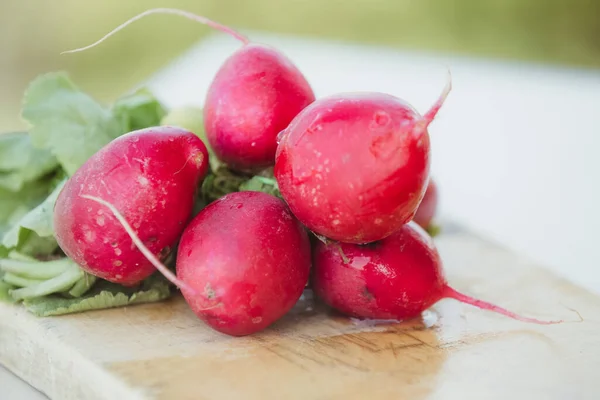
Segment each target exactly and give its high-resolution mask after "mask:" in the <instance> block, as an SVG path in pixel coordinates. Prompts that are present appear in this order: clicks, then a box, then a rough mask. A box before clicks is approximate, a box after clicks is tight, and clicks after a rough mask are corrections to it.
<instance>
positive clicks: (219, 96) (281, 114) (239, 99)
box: [204, 44, 315, 170]
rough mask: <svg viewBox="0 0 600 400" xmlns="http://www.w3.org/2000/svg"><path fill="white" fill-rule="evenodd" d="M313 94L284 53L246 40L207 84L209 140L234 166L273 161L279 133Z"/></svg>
mask: <svg viewBox="0 0 600 400" xmlns="http://www.w3.org/2000/svg"><path fill="white" fill-rule="evenodd" d="M314 100H315V95H314V93H313V91H312V89H311V87H310V85H309V83H308V82H307V81H306V79H305V78H304V76H303V75H302V73H301V72H300V71H299V70H298V68H296V66H295V65H294V64H292V62H291V61H290V60H289V59H287V58H286V57H285V56H284V55H283V54H281V53H280V52H279V51H277V50H275V49H273V48H271V47H268V46H264V45H260V44H246V45H244V46H243V47H242V48H241V49H239V50H238V51H236V52H235V53H234V54H233V55H232V56H231V57H229V59H227V61H225V63H224V64H223V66H222V67H221V68H220V69H219V71H218V72H217V75H216V76H215V78H214V80H213V82H212V84H211V86H210V88H209V90H208V94H207V97H206V102H205V106H204V121H205V129H206V134H207V138H208V141H209V143H210V145H211V147H212V148H213V149H214V151H215V154H216V155H217V156H218V158H219V159H220V160H222V161H223V162H225V163H226V164H228V165H229V166H230V167H231V168H234V169H242V170H252V169H257V168H262V167H267V166H270V165H273V164H274V163H275V150H276V148H277V134H278V133H279V132H281V131H282V130H283V129H285V128H286V127H287V126H288V125H289V123H290V122H291V121H292V119H293V118H294V117H295V116H296V115H297V114H298V113H299V112H300V111H302V110H303V109H304V108H305V107H306V106H308V105H309V104H310V103H312V102H313V101H314Z"/></svg>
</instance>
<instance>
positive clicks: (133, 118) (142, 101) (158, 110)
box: [112, 88, 167, 133]
mask: <svg viewBox="0 0 600 400" xmlns="http://www.w3.org/2000/svg"><path fill="white" fill-rule="evenodd" d="M112 112H113V114H114V115H115V117H116V119H117V120H118V121H119V122H120V124H121V131H122V132H124V133H125V132H131V131H135V130H138V129H144V128H149V127H152V126H159V125H160V123H161V120H162V118H163V117H164V116H165V114H166V113H167V112H166V110H165V108H164V107H163V105H162V104H161V103H160V102H159V101H158V100H157V99H156V98H155V97H154V95H153V94H152V93H151V92H150V91H149V90H148V89H146V88H142V89H139V90H137V91H136V92H134V93H132V94H128V95H125V96H122V97H121V98H119V99H118V100H117V101H116V102H115V104H114V105H113V107H112Z"/></svg>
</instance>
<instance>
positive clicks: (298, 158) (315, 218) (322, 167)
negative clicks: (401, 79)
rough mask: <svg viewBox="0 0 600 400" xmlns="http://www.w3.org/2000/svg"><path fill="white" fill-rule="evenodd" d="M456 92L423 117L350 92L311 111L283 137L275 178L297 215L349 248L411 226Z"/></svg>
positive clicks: (387, 99) (387, 98) (388, 100)
mask: <svg viewBox="0 0 600 400" xmlns="http://www.w3.org/2000/svg"><path fill="white" fill-rule="evenodd" d="M450 90H451V80H450V79H448V83H447V85H446V87H445V89H444V91H443V93H442V95H441V96H440V98H439V99H438V100H437V102H436V103H435V105H434V106H433V107H432V108H431V109H430V110H429V111H428V112H427V113H426V114H425V115H424V116H420V115H419V114H418V113H417V111H415V110H414V109H413V108H412V107H411V106H410V105H408V104H407V103H405V102H404V101H402V100H400V99H398V98H396V97H394V96H391V95H388V94H383V93H371V92H366V93H343V94H337V95H333V96H329V97H325V98H321V99H319V100H317V101H315V102H314V103H312V104H311V105H310V106H308V107H307V108H305V109H304V110H303V111H302V112H301V113H300V114H298V116H297V117H296V118H295V119H294V120H293V121H292V122H291V124H290V125H289V126H288V127H287V128H286V129H285V131H283V132H282V133H281V135H280V144H279V147H278V149H277V155H276V161H275V170H274V173H275V177H276V179H277V182H278V184H279V190H280V192H281V195H282V196H283V198H284V199H285V200H286V202H287V203H288V204H289V206H290V208H291V210H292V212H293V213H294V215H296V217H297V218H298V219H299V220H300V222H302V223H303V224H304V225H306V226H307V227H308V228H309V229H310V230H312V231H313V232H315V233H316V234H318V235H320V236H324V237H326V238H329V239H332V240H338V241H342V242H346V243H368V242H373V241H377V240H380V239H383V238H385V237H387V236H389V235H391V234H392V233H393V232H395V231H397V230H398V229H399V228H400V227H401V226H402V225H403V224H405V223H407V222H408V221H410V220H411V219H412V218H413V216H414V214H415V212H416V210H417V207H418V205H419V203H420V202H421V200H422V198H423V196H424V194H425V190H426V188H427V182H428V179H429V168H430V143H429V134H428V131H427V128H428V126H429V124H430V123H431V122H432V121H433V119H434V118H435V116H436V114H437V112H438V111H439V109H440V107H441V106H442V104H443V103H444V101H445V99H446V97H447V95H448V93H449V92H450Z"/></svg>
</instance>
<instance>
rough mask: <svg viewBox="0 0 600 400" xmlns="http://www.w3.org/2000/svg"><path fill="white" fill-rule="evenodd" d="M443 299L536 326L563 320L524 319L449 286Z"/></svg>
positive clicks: (559, 322)
mask: <svg viewBox="0 0 600 400" xmlns="http://www.w3.org/2000/svg"><path fill="white" fill-rule="evenodd" d="M443 297H446V298H451V299H455V300H458V301H460V302H461V303H465V304H469V305H472V306H474V307H477V308H480V309H482V310H487V311H492V312H495V313H498V314H501V315H504V316H506V317H509V318H512V319H514V320H517V321H521V322H527V323H532V324H538V325H555V324H561V323H563V322H564V321H563V320H558V321H543V320H540V319H537V318H530V317H524V316H522V315H519V314H517V313H514V312H512V311H509V310H507V309H505V308H502V307H499V306H497V305H495V304H492V303H489V302H487V301H483V300H479V299H476V298H473V297H471V296H467V295H465V294H463V293H460V292H458V291H456V290H455V289H453V288H451V287H449V286H446V288H445V289H444V296H443Z"/></svg>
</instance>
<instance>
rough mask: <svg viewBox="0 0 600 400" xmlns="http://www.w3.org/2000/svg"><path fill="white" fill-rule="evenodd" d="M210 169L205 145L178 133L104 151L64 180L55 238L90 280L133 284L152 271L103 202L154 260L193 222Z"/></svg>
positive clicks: (127, 138) (132, 139)
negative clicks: (197, 196) (198, 196)
mask: <svg viewBox="0 0 600 400" xmlns="http://www.w3.org/2000/svg"><path fill="white" fill-rule="evenodd" d="M207 171H208V153H207V150H206V146H205V145H204V143H203V142H202V140H200V138H198V137H197V136H196V135H194V134H193V133H191V132H189V131H186V130H183V129H180V128H174V127H168V126H167V127H158V128H148V129H142V130H139V131H134V132H131V133H128V134H126V135H123V136H121V137H119V138H117V139H115V140H113V141H112V142H111V143H109V144H108V145H106V146H105V147H104V148H102V149H101V150H100V151H98V152H97V153H96V154H94V155H93V156H92V157H91V158H89V159H88V161H87V162H86V163H85V164H84V165H82V166H81V167H80V168H79V169H78V170H77V172H75V174H74V175H73V176H72V177H71V178H70V179H69V180H68V181H67V183H66V184H65V186H64V188H63V189H62V191H61V192H60V194H59V196H58V199H57V201H56V205H55V208H54V227H55V232H56V239H57V241H58V244H59V246H60V248H61V249H62V250H63V251H64V252H65V254H66V255H67V256H68V257H70V258H71V259H73V260H74V261H75V262H76V263H77V264H79V265H80V266H81V267H82V269H84V270H85V271H87V272H89V273H90V274H92V275H95V276H98V277H100V278H103V279H106V280H108V281H111V282H115V283H119V284H122V285H134V284H136V283H138V282H140V281H141V280H143V279H145V278H147V277H148V276H149V275H151V274H152V272H154V270H155V269H154V267H153V266H152V264H151V263H150V262H149V261H148V260H147V257H146V256H144V254H142V253H141V252H140V251H139V250H138V249H137V248H136V246H135V244H134V243H133V242H132V240H131V239H130V237H129V235H128V234H127V232H126V231H125V230H124V229H123V227H122V224H121V222H120V221H119V220H118V219H117V218H115V217H114V215H112V214H111V213H110V212H108V210H106V209H105V207H104V206H103V205H102V204H99V203H98V202H97V201H94V200H92V199H90V198H89V197H95V198H100V199H105V201H109V202H110V203H111V204H113V205H114V206H115V208H116V209H117V210H119V211H120V213H121V214H122V215H124V216H125V218H126V219H127V220H128V221H130V222H131V224H132V225H133V226H134V228H135V230H136V231H137V233H138V235H139V237H140V238H141V241H142V242H143V243H145V244H146V246H147V247H148V248H149V249H150V252H151V253H152V254H155V255H166V254H168V253H169V252H170V250H171V249H172V248H173V246H174V245H175V244H176V242H177V240H178V239H179V236H180V235H181V233H182V232H183V230H184V228H185V225H186V224H187V222H188V221H189V219H190V217H191V213H192V208H193V205H194V196H195V192H196V190H197V188H198V184H199V183H200V181H201V179H202V178H203V177H204V175H205V174H206V173H207Z"/></svg>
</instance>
